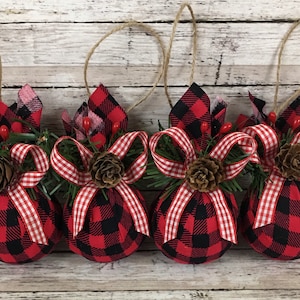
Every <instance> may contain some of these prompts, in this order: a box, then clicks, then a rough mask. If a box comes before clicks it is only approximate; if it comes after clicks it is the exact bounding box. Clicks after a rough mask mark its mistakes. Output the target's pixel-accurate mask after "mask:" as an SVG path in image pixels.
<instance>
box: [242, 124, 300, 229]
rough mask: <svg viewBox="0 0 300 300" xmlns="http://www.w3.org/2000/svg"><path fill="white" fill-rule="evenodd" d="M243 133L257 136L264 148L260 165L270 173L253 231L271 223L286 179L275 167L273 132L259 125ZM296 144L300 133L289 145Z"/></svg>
mask: <svg viewBox="0 0 300 300" xmlns="http://www.w3.org/2000/svg"><path fill="white" fill-rule="evenodd" d="M243 131H244V132H246V133H247V134H249V135H251V136H252V137H255V136H256V135H257V136H258V137H259V139H260V140H261V142H262V144H263V147H264V155H263V157H262V158H261V164H262V166H263V168H264V169H265V170H266V171H269V172H270V175H269V177H268V179H267V180H266V183H265V187H264V189H263V192H262V195H261V198H260V200H259V204H258V207H257V212H256V216H255V220H254V223H253V229H256V228H259V227H262V226H265V225H268V224H271V223H272V222H273V220H274V216H275V211H276V205H277V201H278V198H279V196H280V192H281V190H282V188H283V186H284V182H285V180H286V179H285V178H284V177H282V176H281V174H280V173H279V172H278V169H277V168H276V166H275V157H276V155H277V153H278V146H279V141H278V137H277V134H276V132H275V130H274V129H272V128H271V127H270V126H268V125H264V124H260V125H256V126H251V127H247V128H245V129H244V130H243ZM297 143H300V133H297V134H296V135H295V136H294V138H293V140H292V141H291V145H294V144H297Z"/></svg>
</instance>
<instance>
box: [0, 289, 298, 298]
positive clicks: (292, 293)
mask: <svg viewBox="0 0 300 300" xmlns="http://www.w3.org/2000/svg"><path fill="white" fill-rule="evenodd" d="M299 297H300V291H299V290H283V291H255V290H239V291H236V290H234V291H208V290H180V291H112V292H101V291H100V292H94V291H89V292H76V291H74V292H34V293H33V292H24V293H18V292H17V293H5V292H2V293H1V292H0V299H9V300H11V299H14V300H15V299H20V300H21V299H35V300H44V299H48V300H49V299H58V300H60V299H62V300H74V299H86V300H99V299H101V300H125V299H131V300H149V299H151V300H154V299H163V300H201V299H202V300H220V299H222V300H232V299H246V300H257V299H260V300H283V299H285V300H290V299H299Z"/></svg>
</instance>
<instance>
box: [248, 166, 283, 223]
mask: <svg viewBox="0 0 300 300" xmlns="http://www.w3.org/2000/svg"><path fill="white" fill-rule="evenodd" d="M284 181H285V178H283V177H282V176H278V175H277V174H276V173H275V172H274V171H273V172H272V173H271V175H270V177H269V178H268V180H267V182H266V186H265V188H264V190H263V193H262V196H261V198H260V201H259V204H258V208H257V212H256V216H255V220H254V224H253V229H256V228H259V227H262V226H265V225H268V224H271V223H272V222H273V220H274V215H275V210H276V205H277V201H278V198H279V195H280V192H281V190H282V188H283V185H284Z"/></svg>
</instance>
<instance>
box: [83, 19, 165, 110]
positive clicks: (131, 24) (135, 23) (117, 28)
mask: <svg viewBox="0 0 300 300" xmlns="http://www.w3.org/2000/svg"><path fill="white" fill-rule="evenodd" d="M134 26H135V27H140V28H142V29H143V30H145V31H146V32H148V33H149V34H150V35H152V36H153V37H155V38H156V40H157V41H158V43H159V46H160V48H161V51H162V58H161V62H160V69H159V72H158V74H157V76H156V79H155V81H154V83H153V86H152V87H151V89H150V90H149V91H148V92H147V93H146V95H144V96H143V97H142V98H140V99H138V100H137V101H136V102H134V103H133V104H132V105H131V106H130V107H129V108H127V109H126V112H127V113H128V112H130V111H131V110H132V109H134V108H135V107H137V106H138V105H139V104H141V103H142V102H143V101H145V100H146V99H147V98H148V97H149V96H150V95H151V94H152V92H153V91H154V89H155V88H156V86H157V84H158V83H159V81H160V79H161V77H162V74H163V70H164V61H165V48H164V44H163V42H162V40H161V38H160V36H159V34H158V33H157V32H156V31H155V30H154V29H153V28H152V27H151V26H149V25H147V24H144V23H141V22H138V21H134V20H132V21H129V22H126V23H124V24H121V25H118V26H115V27H114V28H113V29H112V30H110V31H109V32H107V33H106V34H105V35H104V36H103V37H102V38H101V39H100V40H99V41H98V42H97V43H96V44H95V45H94V46H93V47H92V48H91V50H90V51H89V52H88V55H87V58H86V60H85V64H84V83H85V87H86V90H87V93H88V95H89V96H90V95H91V92H90V89H89V85H88V80H87V69H88V65H89V61H90V59H91V57H92V55H93V54H94V52H95V50H96V49H97V47H98V46H99V45H100V44H101V43H102V42H103V41H104V40H105V39H106V38H108V37H109V36H110V35H112V34H114V33H116V32H118V31H121V30H122V29H124V28H127V27H134Z"/></svg>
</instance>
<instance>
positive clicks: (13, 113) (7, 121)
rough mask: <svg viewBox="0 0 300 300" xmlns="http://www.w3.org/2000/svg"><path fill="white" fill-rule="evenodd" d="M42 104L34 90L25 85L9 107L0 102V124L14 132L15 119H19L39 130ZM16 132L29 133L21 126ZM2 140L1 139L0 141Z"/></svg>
mask: <svg viewBox="0 0 300 300" xmlns="http://www.w3.org/2000/svg"><path fill="white" fill-rule="evenodd" d="M42 108H43V105H42V102H41V100H40V99H39V97H38V96H37V95H36V93H35V92H34V90H33V89H32V88H31V87H30V86H29V85H28V84H26V85H25V86H23V87H22V88H21V89H20V91H19V93H18V100H17V102H15V103H13V104H12V105H11V106H7V105H6V104H5V103H4V102H0V124H1V126H2V125H5V126H7V128H8V129H9V130H12V131H14V128H15V126H14V125H16V124H21V123H19V122H16V120H17V119H21V120H23V121H25V122H26V123H28V124H29V125H30V126H32V127H33V128H34V129H36V130H38V131H39V129H40V123H41V116H42ZM18 132H24V133H25V132H30V129H29V128H28V127H27V126H26V125H23V124H22V126H21V129H19V130H18ZM2 140H3V139H2Z"/></svg>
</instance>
